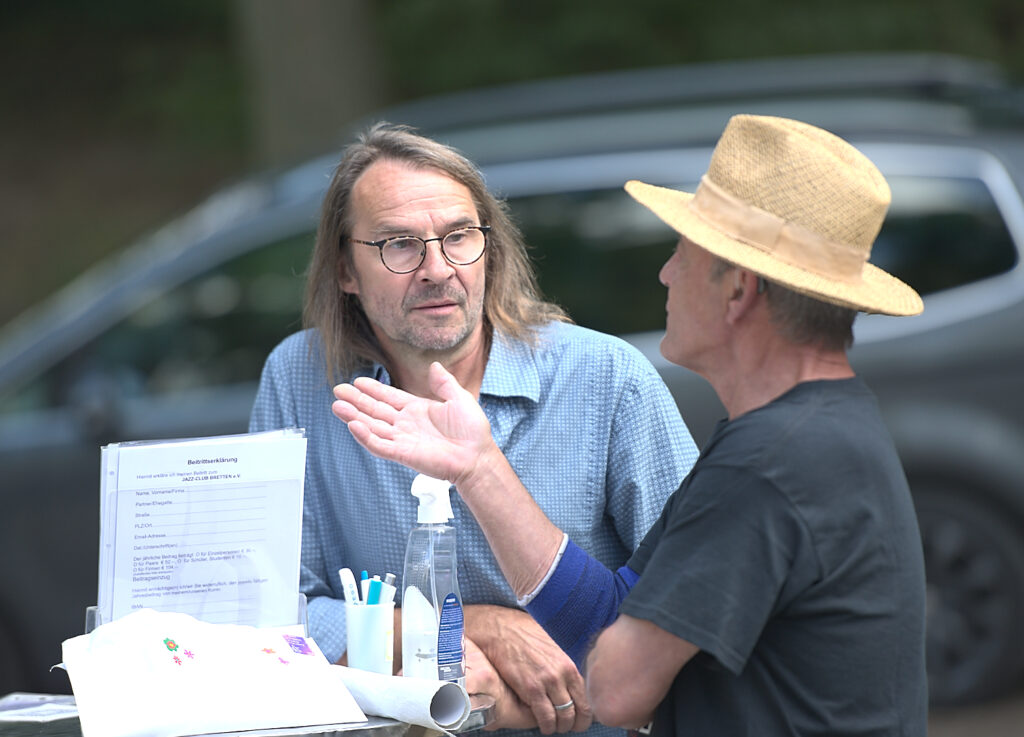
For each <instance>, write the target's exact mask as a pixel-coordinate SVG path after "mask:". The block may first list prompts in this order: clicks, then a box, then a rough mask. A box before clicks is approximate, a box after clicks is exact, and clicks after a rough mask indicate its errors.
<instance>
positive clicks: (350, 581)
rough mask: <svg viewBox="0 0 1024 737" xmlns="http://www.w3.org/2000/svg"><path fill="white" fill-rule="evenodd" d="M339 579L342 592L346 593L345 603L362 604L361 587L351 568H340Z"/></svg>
mask: <svg viewBox="0 0 1024 737" xmlns="http://www.w3.org/2000/svg"><path fill="white" fill-rule="evenodd" d="M338 578H340V579H341V590H342V591H344V592H345V601H347V602H348V603H349V604H362V603H363V602H362V601H361V600H360V599H359V587H358V586H356V577H355V575H354V574H353V573H352V569H351V568H339V569H338Z"/></svg>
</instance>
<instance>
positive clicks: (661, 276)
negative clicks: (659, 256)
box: [658, 253, 675, 287]
mask: <svg viewBox="0 0 1024 737" xmlns="http://www.w3.org/2000/svg"><path fill="white" fill-rule="evenodd" d="M673 258H675V254H674V253H673V254H672V255H671V256H669V257H668V261H666V262H665V263H664V264H662V266H661V270H660V271H658V281H659V282H661V286H663V287H667V286H668V285H669V284H668V283H669V270H670V269H671V267H672V259H673Z"/></svg>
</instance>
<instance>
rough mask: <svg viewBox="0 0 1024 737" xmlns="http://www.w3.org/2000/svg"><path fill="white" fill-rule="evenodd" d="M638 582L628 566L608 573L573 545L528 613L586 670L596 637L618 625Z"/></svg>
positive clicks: (531, 604) (567, 548)
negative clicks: (621, 610)
mask: <svg viewBox="0 0 1024 737" xmlns="http://www.w3.org/2000/svg"><path fill="white" fill-rule="evenodd" d="M638 578H639V577H638V576H637V574H636V572H635V571H633V570H632V569H631V568H629V567H628V566H622V567H621V568H619V570H618V571H615V572H612V571H610V570H608V569H607V568H605V567H604V566H603V565H602V564H601V563H600V562H598V561H597V560H596V559H594V558H593V557H591V556H590V555H588V554H587V553H586V552H585V551H583V549H581V548H580V547H579V546H577V545H576V544H575V543H573V542H572V541H569V544H568V546H567V547H566V549H565V552H564V554H563V555H562V558H561V560H559V562H558V566H557V567H556V568H555V570H554V572H553V573H552V575H551V578H550V579H549V580H548V582H547V583H546V584H545V585H544V588H542V589H541V590H540V592H539V593H538V594H537V596H536V597H535V598H534V599H533V600H532V601H530V602H529V603H528V604H527V605H526V610H527V611H528V612H529V613H530V614H531V615H532V616H533V618H534V619H536V620H537V623H538V624H540V625H541V627H543V628H544V631H545V632H547V633H548V635H550V637H551V639H553V640H554V641H555V642H556V643H558V646H559V647H561V648H562V650H564V651H565V652H566V654H567V655H568V656H569V657H570V658H572V660H573V662H574V663H576V665H577V667H582V663H583V658H584V656H585V655H586V653H587V649H588V648H589V646H590V643H591V641H592V640H593V638H594V636H595V635H596V634H597V633H598V632H599V631H601V630H602V629H603V628H605V627H607V626H608V625H610V624H611V623H612V622H614V621H615V618H616V617H617V616H618V612H619V604H620V603H621V602H622V600H623V599H624V598H625V596H626V594H628V593H629V590H630V589H631V588H632V587H633V584H634V583H636V581H637V579H638Z"/></svg>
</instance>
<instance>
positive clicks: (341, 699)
mask: <svg viewBox="0 0 1024 737" xmlns="http://www.w3.org/2000/svg"><path fill="white" fill-rule="evenodd" d="M63 654H64V667H65V668H66V669H67V672H68V676H69V677H70V679H71V686H72V689H73V691H74V694H75V701H76V702H77V704H78V714H79V719H80V721H81V725H82V735H83V737H141V736H142V735H146V737H178V736H180V735H193V734H204V733H208V732H228V731H237V730H248V729H266V728H272V727H296V726H311V725H317V724H338V723H346V722H361V721H365V720H366V717H365V715H364V714H363V712H362V710H361V709H360V708H359V706H358V704H357V703H356V701H355V700H354V699H353V698H352V696H351V694H350V693H349V692H348V690H347V689H346V688H345V686H344V684H343V683H341V682H339V680H338V679H337V678H336V677H335V676H334V673H333V671H332V669H331V665H330V664H329V663H328V662H327V659H326V658H324V656H323V654H322V653H321V652H320V650H319V648H318V647H317V646H316V643H315V642H313V640H312V639H311V638H308V637H303V636H301V635H298V634H291V633H288V632H285V631H283V630H280V629H257V628H255V627H248V626H243V625H229V624H208V623H206V622H200V621H199V620H197V619H195V618H193V617H190V616H189V615H186V614H178V613H173V612H156V611H152V610H148V609H143V610H140V611H137V612H133V613H132V614H129V615H126V616H124V617H122V618H120V619H117V620H115V621H113V622H109V623H107V624H104V625H102V626H100V627H98V628H97V629H96V630H94V631H93V632H91V633H90V634H87V635H80V636H78V637H74V638H72V639H70V640H65V642H64V646H63Z"/></svg>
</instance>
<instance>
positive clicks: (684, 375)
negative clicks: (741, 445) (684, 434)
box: [0, 55, 1024, 704]
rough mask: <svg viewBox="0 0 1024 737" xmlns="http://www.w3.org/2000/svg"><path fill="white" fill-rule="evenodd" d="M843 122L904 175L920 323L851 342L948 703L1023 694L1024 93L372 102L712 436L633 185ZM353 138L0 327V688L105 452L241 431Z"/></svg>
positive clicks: (945, 83)
mask: <svg viewBox="0 0 1024 737" xmlns="http://www.w3.org/2000/svg"><path fill="white" fill-rule="evenodd" d="M737 112H747V113H760V114H777V115H784V116H787V117H794V118H798V119H800V120H805V121H807V122H810V123H814V124H817V125H820V126H823V127H825V128H827V129H829V130H832V131H835V132H836V133H838V134H839V135H841V136H843V137H845V138H847V139H848V140H850V141H851V142H852V143H854V144H855V145H856V146H858V147H859V148H861V149H862V150H863V151H864V152H865V153H866V154H867V155H868V156H869V157H870V158H871V159H873V160H874V161H875V162H876V163H877V164H878V166H879V168H880V169H881V170H882V171H883V172H884V173H885V175H886V176H887V178H888V180H889V182H890V184H891V187H892V192H893V204H892V208H891V210H890V214H889V217H888V218H887V221H886V224H885V226H884V228H883V231H882V233H881V235H880V237H879V239H878V242H877V244H876V245H875V248H874V253H873V257H872V261H873V262H875V263H876V264H878V265H879V266H881V267H882V268H885V269H887V270H889V271H891V272H894V273H895V274H897V275H899V276H900V277H902V278H903V279H904V280H906V281H907V282H909V283H910V284H911V285H913V286H914V287H916V288H917V289H918V290H919V291H920V292H921V293H922V294H923V295H924V300H925V311H924V313H923V314H922V315H920V316H917V317H912V318H887V317H880V316H871V315H865V316H861V317H860V318H859V319H858V322H857V325H856V346H855V347H854V349H853V351H852V353H851V358H852V361H853V363H854V365H855V368H856V369H857V371H858V372H859V373H860V374H861V375H862V376H863V377H864V378H865V379H866V380H867V382H868V383H869V385H870V386H871V387H872V388H873V389H874V390H875V391H876V393H877V394H878V395H879V397H880V399H881V403H882V406H883V408H884V411H885V413H886V419H887V422H888V424H889V427H890V428H891V431H892V434H893V436H894V438H895V441H896V444H897V446H898V448H899V451H900V454H901V457H902V459H903V462H904V464H905V467H906V471H907V474H908V477H909V479H910V483H911V487H912V490H913V494H914V500H915V503H916V505H917V510H918V514H919V520H920V526H921V533H922V539H923V544H924V548H925V553H926V562H927V574H928V585H929V596H928V607H929V608H928V666H929V676H930V682H931V695H932V701H933V703H936V704H948V703H956V702H966V701H972V700H978V699H981V698H985V697H990V696H993V695H995V694H997V693H1000V692H1003V691H1005V690H1007V689H1009V688H1011V687H1014V686H1016V685H1019V682H1020V676H1021V674H1022V671H1024V639H1022V638H1021V637H1020V636H1019V633H1018V632H1017V629H1016V627H1017V624H1018V622H1019V621H1020V617H1021V613H1022V612H1024V333H1022V330H1021V327H1020V326H1021V325H1022V324H1024V270H1022V269H1021V266H1020V248H1021V244H1022V243H1024V206H1022V198H1021V189H1022V184H1024V104H1022V101H1021V96H1020V93H1019V92H1018V91H1017V90H1015V89H1011V88H1010V87H1008V86H1007V85H1006V84H1005V82H1004V81H1003V79H1002V77H1001V76H1000V74H999V73H998V71H997V70H995V69H993V68H991V67H990V66H988V65H986V64H982V63H977V62H972V61H967V60H963V59H956V58H950V57H943V56H920V55H885V56H868V57H863V56H854V57H828V58H820V57H817V58H805V59H792V60H770V61H756V62H743V63H729V64H710V65H700V66H694V67H684V68H661V69H649V70H639V71H631V72H623V73H617V74H608V75H600V76H593V77H581V78H572V79H559V80H551V81H545V82H536V83H530V84H522V85H514V86H506V87H501V88H495V89H488V90H477V91H472V92H467V93H461V94H455V95H450V96H445V97H440V98H434V99H430V100H424V101H421V102H417V103H414V104H409V105H406V106H403V107H400V108H395V109H391V110H388V111H385V112H384V113H382V114H381V116H380V117H381V118H386V119H389V120H392V121H393V122H404V123H410V124H413V125H415V126H417V127H419V128H420V130H422V131H423V132H425V133H427V134H428V135H431V136H433V137H436V138H438V139H440V140H444V141H447V142H450V143H452V144H453V145H455V146H456V147H457V148H459V149H461V150H463V151H464V152H466V153H467V154H468V155H469V156H470V157H471V158H473V159H474V160H476V161H477V162H479V163H480V164H481V166H482V167H483V169H484V173H485V176H486V179H487V182H488V185H489V186H490V187H491V188H492V190H494V191H495V192H496V193H498V194H500V195H501V196H504V197H506V198H507V200H508V202H509V204H510V207H511V211H512V214H513V217H514V218H515V220H516V221H517V222H518V223H519V224H520V226H521V227H522V229H523V230H524V232H525V233H526V236H527V240H528V242H529V243H530V244H531V246H532V248H533V251H532V254H533V257H534V258H535V260H536V263H537V265H538V268H539V271H540V274H541V283H542V287H543V288H544V290H545V292H546V293H547V295H548V296H550V297H551V298H553V299H554V300H556V301H558V302H560V303H561V304H563V305H564V306H566V307H567V308H568V310H569V312H570V313H571V314H572V316H573V317H574V318H575V320H576V321H577V322H579V323H581V324H583V325H587V326H589V327H593V328H597V329H600V330H604V331H607V332H612V333H617V334H620V335H623V336H624V337H625V338H626V339H627V340H629V341H631V342H633V343H634V344H635V345H637V346H638V347H640V349H641V350H643V351H644V353H645V354H646V355H647V356H648V357H649V358H650V359H651V360H652V361H653V362H654V363H655V365H656V366H657V367H658V369H659V370H660V371H661V372H662V375H663V376H664V378H665V381H666V382H667V384H668V386H669V387H670V389H671V390H672V392H673V395H674V396H675V398H676V400H677V401H678V403H679V406H680V408H681V410H682V413H683V416H684V418H685V419H686V420H687V422H688V424H689V425H690V427H691V430H692V431H693V433H694V436H695V437H696V438H697V440H698V442H702V441H703V440H704V439H705V438H706V437H707V435H708V433H709V432H710V428H711V426H712V425H713V424H714V422H715V421H716V420H718V419H719V418H720V417H722V416H724V411H723V410H722V408H721V405H720V404H719V402H718V400H717V399H716V398H715V395H714V393H713V392H712V391H711V389H710V387H709V386H708V385H707V384H706V382H704V381H703V380H701V379H700V378H698V377H696V376H695V375H693V374H691V373H690V372H688V371H686V370H685V369H682V368H680V367H678V366H674V365H672V364H669V363H668V362H667V361H665V360H664V359H663V358H661V356H660V354H659V352H658V344H659V341H660V337H661V331H662V329H663V327H664V319H665V315H664V302H665V292H664V289H663V288H662V287H661V286H660V285H659V284H658V282H657V272H658V269H659V268H660V266H661V265H662V263H663V262H664V261H665V259H666V258H667V257H668V255H669V253H670V250H671V247H672V244H673V243H674V241H675V237H674V235H673V234H672V233H671V232H670V231H669V230H668V228H667V227H665V226H664V225H662V224H661V223H660V222H659V221H658V220H657V219H656V218H654V217H652V216H651V215H650V213H649V212H648V211H647V210H645V209H644V208H642V207H639V206H638V205H636V204H635V203H634V202H633V201H632V200H631V199H630V198H629V197H628V196H626V195H625V193H624V192H623V190H622V184H623V183H624V182H625V181H626V180H627V179H632V178H636V179H642V180H644V181H647V182H651V183H654V184H662V185H667V186H675V187H682V188H687V189H690V190H691V191H692V188H693V187H694V186H695V183H696V181H697V179H698V177H699V176H700V175H701V173H703V171H704V170H705V168H706V165H707V162H708V159H709V156H710V152H711V148H712V146H713V145H714V142H715V140H716V138H717V136H718V134H719V133H720V132H721V130H722V128H723V127H724V125H725V122H726V120H727V119H728V117H729V116H730V115H732V114H734V113H737ZM338 156H339V154H338V152H336V151H335V152H332V153H330V154H329V155H327V156H325V157H323V158H319V159H316V160H314V161H311V162H309V163H307V164H305V165H304V166H301V167H298V168H295V169H292V170H289V171H285V172H282V173H276V174H269V175H267V176H265V177H262V178H255V179H252V180H249V181H246V182H243V183H241V184H239V185H237V186H234V187H231V188H228V189H226V190H225V191H223V192H221V193H219V194H217V195H216V196H214V197H212V198H210V199H209V200H208V201H206V202H204V203H203V204H201V205H200V206H199V207H197V208H196V209H195V210H194V211H193V212H191V213H189V214H187V215H186V216H184V217H183V218H181V219H180V220H177V221H175V222H173V223H171V224H169V225H168V226H167V227H165V228H163V229H162V230H160V231H158V232H156V233H154V234H153V235H152V236H151V237H150V238H148V239H146V240H145V241H144V242H142V243H138V244H136V245H134V246H132V247H131V248H129V249H127V250H126V251H124V252H123V253H122V254H121V255H119V256H118V257H116V258H114V259H111V260H110V261H108V262H106V263H104V264H102V265H100V266H98V267H97V268H95V269H94V270H92V271H90V272H88V273H86V274H84V275H83V276H82V277H81V278H80V279H78V280H77V281H76V282H74V283H73V284H71V285H70V286H69V287H67V288H66V289H64V290H62V291H61V292H60V293H58V294H57V295H55V296H54V297H53V298H52V299H51V300H49V301H48V302H47V303H45V304H43V305H41V306H39V307H38V308H36V309H34V310H32V311H30V312H29V313H27V314H25V315H24V316H22V317H21V318H19V319H18V320H16V321H14V322H12V323H11V324H9V325H7V326H6V327H5V328H4V329H3V331H2V334H0V468H2V471H3V484H2V490H0V495H2V498H0V509H2V510H3V511H2V517H0V559H2V560H3V561H4V565H3V566H2V568H0V693H3V692H6V691H11V690H40V691H61V690H66V688H67V684H66V679H65V678H64V677H63V676H55V675H50V674H48V673H47V669H48V667H49V666H50V665H51V664H52V663H55V662H57V661H58V660H60V643H61V641H62V640H63V639H65V638H67V637H71V636H73V635H76V634H78V633H80V632H81V631H82V628H83V623H84V617H85V609H86V607H87V606H89V605H90V604H93V603H95V599H96V587H97V576H96V571H97V551H98V518H99V514H98V496H99V492H98V489H99V483H98V480H99V457H100V456H99V448H100V446H101V445H103V444H105V443H108V442H113V441H122V440H140V439H149V438H173V437H195V436H204V435H214V434H223V433H235V432H244V430H245V428H246V424H247V418H248V414H249V409H250V405H251V402H252V399H253V395H254V392H255V388H256V382H257V381H258V377H259V372H260V368H261V366H262V362H263V360H264V358H265V357H266V355H267V354H268V352H269V351H270V349H271V348H272V347H273V346H274V345H275V344H276V343H277V342H278V341H279V340H280V339H282V338H283V337H284V336H285V335H287V334H289V333H290V332H292V331H294V330H296V329H298V328H299V326H300V325H299V309H300V305H301V293H302V287H303V276H302V275H303V273H304V271H305V268H306V265H307V261H308V257H309V254H310V250H311V247H312V242H313V231H314V229H315V226H316V219H317V214H318V207H319V203H320V200H321V197H322V195H323V191H324V188H325V186H326V183H327V181H328V177H329V174H330V172H331V170H332V169H333V166H334V165H335V163H336V162H337V159H338Z"/></svg>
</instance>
